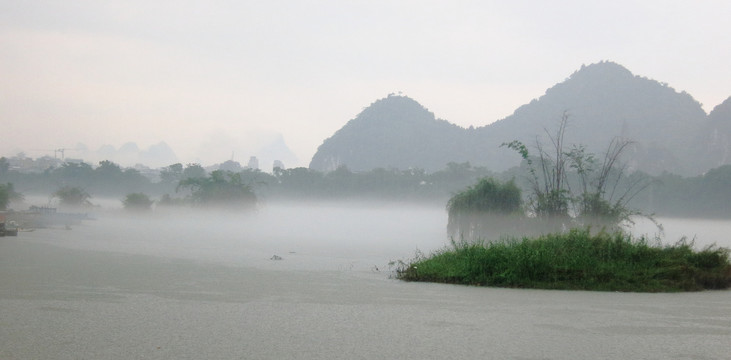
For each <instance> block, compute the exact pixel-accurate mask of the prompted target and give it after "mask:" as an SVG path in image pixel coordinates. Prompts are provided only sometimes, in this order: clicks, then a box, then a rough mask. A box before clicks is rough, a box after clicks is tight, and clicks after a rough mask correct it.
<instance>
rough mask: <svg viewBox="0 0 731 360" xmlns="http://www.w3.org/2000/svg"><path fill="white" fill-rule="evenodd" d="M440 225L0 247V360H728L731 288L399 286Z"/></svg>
mask: <svg viewBox="0 0 731 360" xmlns="http://www.w3.org/2000/svg"><path fill="white" fill-rule="evenodd" d="M445 222H446V218H445V215H444V214H443V210H442V209H423V208H405V207H379V206H371V207H359V208H342V207H332V206H320V207H312V206H310V207H297V206H289V207H278V208H269V209H263V210H262V212H261V213H260V214H258V215H256V216H254V217H246V218H244V217H240V216H233V215H226V214H216V215H215V216H213V215H211V216H201V215H199V214H177V213H176V214H165V215H157V216H156V217H155V218H144V219H142V218H122V217H117V216H111V215H109V214H102V215H100V216H98V219H97V220H95V221H90V222H87V223H86V224H83V225H81V226H78V227H73V229H71V230H65V229H46V230H38V231H35V232H31V233H21V234H20V236H19V237H17V238H0V359H203V358H205V359H234V358H235V359H354V358H360V359H371V358H372V359H384V358H392V359H444V358H504V359H587V358H592V359H617V358H633V359H634V358H642V359H727V358H728V356H729V353H730V352H731V345H729V344H730V343H729V339H731V292H729V291H709V292H700V293H684V294H625V293H598V292H566V291H536V290H515V289H492V288H474V287H464V286H449V285H439V284H414V283H404V282H400V281H396V280H391V279H389V276H388V265H387V264H388V261H389V260H391V259H399V258H402V259H403V258H408V257H410V256H413V254H414V251H415V250H416V249H417V248H418V249H420V250H422V251H424V252H428V251H430V250H433V249H436V248H438V247H440V246H443V245H444V239H443V234H444V225H443V224H445ZM666 230H667V225H666ZM699 237H700V235H699ZM273 255H278V256H280V257H282V258H283V260H270V258H271V257H272V256H273Z"/></svg>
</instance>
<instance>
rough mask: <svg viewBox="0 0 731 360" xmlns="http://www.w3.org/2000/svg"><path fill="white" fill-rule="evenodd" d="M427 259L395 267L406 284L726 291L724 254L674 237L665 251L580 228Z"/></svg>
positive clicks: (474, 245)
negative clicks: (411, 282) (700, 248)
mask: <svg viewBox="0 0 731 360" xmlns="http://www.w3.org/2000/svg"><path fill="white" fill-rule="evenodd" d="M452 245H453V246H452V248H447V249H443V250H441V251H437V252H435V253H434V254H432V255H431V256H428V257H425V256H417V257H416V258H415V259H413V260H411V261H410V262H408V263H404V262H399V263H400V266H399V267H398V268H397V277H398V278H399V279H402V280H406V281H426V282H441V283H452V284H464V285H478V286H495V287H512V288H535V289H564V290H596V291H626V292H678V291H698V290H704V289H727V288H728V287H729V286H730V285H731V264H729V249H726V248H720V247H716V246H711V247H707V248H704V249H703V250H701V251H696V250H694V249H693V243H692V242H688V241H685V239H682V240H680V241H679V242H678V243H676V244H674V245H670V246H663V245H661V244H659V241H650V240H648V239H647V238H646V237H639V238H635V237H633V236H631V235H628V234H625V233H622V232H616V233H611V234H610V233H605V232H602V233H599V234H592V233H591V232H590V231H589V230H588V229H586V230H579V229H574V230H570V231H569V232H567V233H563V234H551V235H544V236H540V237H538V238H523V239H521V240H519V239H512V240H505V241H496V242H459V243H458V242H453V244H452Z"/></svg>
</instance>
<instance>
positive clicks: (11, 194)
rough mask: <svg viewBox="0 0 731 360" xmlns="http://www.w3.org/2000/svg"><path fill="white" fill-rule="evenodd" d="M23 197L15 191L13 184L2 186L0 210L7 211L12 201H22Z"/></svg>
mask: <svg viewBox="0 0 731 360" xmlns="http://www.w3.org/2000/svg"><path fill="white" fill-rule="evenodd" d="M22 199H23V195H22V194H20V193H18V192H16V191H15V187H14V186H13V184H12V183H7V184H0V210H5V209H7V208H8V205H9V204H10V202H11V201H15V200H22Z"/></svg>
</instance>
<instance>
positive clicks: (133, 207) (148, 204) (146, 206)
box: [122, 193, 154, 212]
mask: <svg viewBox="0 0 731 360" xmlns="http://www.w3.org/2000/svg"><path fill="white" fill-rule="evenodd" d="M153 203H154V201H152V200H150V197H149V196H147V195H146V194H144V193H132V194H127V196H126V197H125V198H124V200H122V205H124V209H125V210H127V211H132V212H144V211H149V210H151V209H152V204H153Z"/></svg>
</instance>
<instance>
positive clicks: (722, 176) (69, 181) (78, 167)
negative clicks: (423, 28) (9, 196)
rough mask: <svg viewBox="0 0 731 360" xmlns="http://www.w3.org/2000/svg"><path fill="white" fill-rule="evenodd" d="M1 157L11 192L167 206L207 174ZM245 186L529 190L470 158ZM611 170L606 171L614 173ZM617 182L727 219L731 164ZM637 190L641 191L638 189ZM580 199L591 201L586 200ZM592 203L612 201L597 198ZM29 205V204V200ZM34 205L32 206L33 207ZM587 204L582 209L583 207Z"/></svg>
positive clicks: (1, 180)
mask: <svg viewBox="0 0 731 360" xmlns="http://www.w3.org/2000/svg"><path fill="white" fill-rule="evenodd" d="M3 164H5V165H7V160H4V158H0V165H2V166H0V184H7V183H12V184H13V186H14V188H13V190H14V191H15V193H16V194H17V195H21V194H24V195H41V196H44V197H47V196H51V195H52V194H53V193H54V192H55V191H56V190H58V189H60V188H62V187H64V186H69V187H77V188H79V189H84V191H85V192H87V193H88V194H93V195H94V196H95V197H113V198H120V197H124V196H126V195H127V194H130V193H145V194H148V195H149V196H150V198H151V199H158V201H160V202H161V203H162V202H165V203H166V204H168V205H184V204H185V203H186V201H185V198H186V197H187V196H188V195H190V194H189V193H187V192H185V191H182V192H181V191H178V192H176V188H178V185H179V183H180V181H181V180H184V179H187V178H191V177H206V176H208V172H207V170H206V169H204V168H203V167H202V166H201V165H200V164H188V165H182V164H172V165H170V166H167V167H164V168H162V169H158V170H157V171H152V172H146V173H141V172H140V171H138V170H135V169H123V168H122V167H120V166H119V165H116V164H114V163H108V162H101V163H99V165H98V166H97V167H96V168H94V167H92V166H91V165H89V164H86V163H63V164H62V165H61V166H57V167H49V168H48V169H46V170H45V171H40V172H21V171H18V170H15V169H12V168H9V167H6V166H5V165H3ZM569 169H570V170H572V171H569V172H568V173H569V174H570V175H569V178H568V183H569V184H571V186H572V188H574V189H581V185H580V183H581V182H580V179H579V178H578V177H577V175H576V171H575V170H574V169H572V168H569ZM238 174H240V176H241V180H242V182H243V183H245V184H247V185H249V186H250V187H251V190H252V191H253V192H254V193H255V194H256V196H257V198H258V199H259V200H263V201H267V200H278V199H294V200H304V199H306V200H345V199H358V198H368V199H385V200H389V201H417V202H427V203H431V204H435V205H436V204H444V203H445V202H447V201H448V200H449V198H450V197H451V196H453V195H454V194H456V193H458V192H460V191H462V190H464V189H466V188H467V187H469V186H473V185H474V184H476V183H477V182H478V181H479V180H480V179H481V178H489V177H492V178H494V179H495V180H496V181H501V182H506V181H510V180H511V179H515V185H516V186H517V187H518V188H519V189H521V190H522V191H523V194H524V195H525V194H530V192H529V191H530V189H531V186H532V185H531V183H530V182H529V181H528V179H530V178H531V175H530V170H529V166H528V164H527V163H526V161H524V162H523V163H522V164H521V166H520V167H515V168H511V169H509V170H508V171H505V172H502V173H495V172H492V171H490V170H489V169H487V168H485V167H478V166H472V165H471V164H470V163H454V162H453V163H449V164H447V166H446V167H445V168H444V169H442V170H439V171H435V172H427V171H424V170H422V169H409V170H398V169H383V168H377V169H373V170H371V171H361V172H356V171H351V170H350V169H348V168H347V167H340V168H338V169H337V170H336V171H332V172H329V173H324V172H320V171H316V170H312V169H308V168H291V169H281V168H277V169H275V171H274V172H273V173H271V174H270V173H266V172H263V171H260V170H255V169H244V170H241V171H239V172H238ZM616 175H618V174H616V173H613V174H612V176H615V179H616ZM621 179H622V181H620V182H619V185H618V186H617V187H614V183H613V184H612V187H611V188H610V190H611V191H613V192H614V193H615V194H623V193H626V192H627V191H629V190H630V187H631V186H632V184H641V185H642V186H644V185H649V186H648V187H647V189H646V190H645V191H642V192H639V193H638V194H637V195H636V196H634V197H633V198H632V199H631V201H629V202H627V206H628V207H629V208H632V209H635V208H636V209H640V210H642V211H643V212H646V213H654V214H655V215H657V216H668V215H671V216H685V217H716V218H731V205H730V204H731V192H730V191H728V189H729V188H731V165H724V166H721V167H719V168H716V169H712V170H710V171H708V172H707V173H706V174H704V175H701V176H695V177H682V176H679V175H674V174H669V173H665V174H661V175H658V176H650V175H647V174H644V173H641V172H634V173H624V174H621ZM638 189H639V188H638ZM584 200H588V201H591V200H592V199H591V198H588V197H587V198H585V199H584ZM596 204H598V205H597V206H596V207H595V209H596V208H599V209H601V206H604V205H614V203H610V204H606V203H596ZM29 205H34V204H29ZM35 205H37V204H35ZM587 208H588V207H587Z"/></svg>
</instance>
